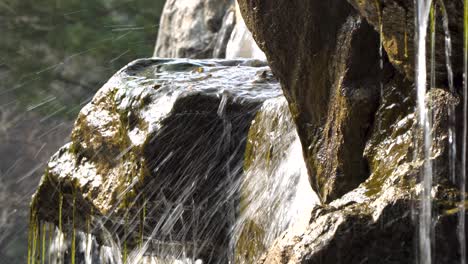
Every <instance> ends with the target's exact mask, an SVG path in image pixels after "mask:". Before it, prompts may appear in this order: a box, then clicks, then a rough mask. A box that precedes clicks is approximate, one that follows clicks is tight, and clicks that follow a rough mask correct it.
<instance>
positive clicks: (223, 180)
mask: <svg viewBox="0 0 468 264" xmlns="http://www.w3.org/2000/svg"><path fill="white" fill-rule="evenodd" d="M280 95H281V90H280V89H279V86H278V84H277V81H275V80H274V79H273V78H272V76H271V73H270V71H269V68H268V67H266V64H265V63H263V62H260V61H256V60H230V61H218V60H204V61H199V60H174V59H142V60H137V61H135V62H133V63H131V64H129V65H128V66H127V67H125V68H124V69H122V70H121V71H120V72H118V73H117V74H116V75H115V76H114V77H112V79H111V80H109V82H108V83H107V84H106V85H104V87H103V88H101V89H100V90H99V92H98V93H97V94H96V96H95V97H94V98H93V100H92V102H91V103H89V104H88V105H87V106H85V107H84V108H83V109H82V111H81V112H80V115H79V116H78V119H77V121H76V123H75V127H74V129H73V133H72V142H71V143H70V144H67V145H65V146H64V147H63V148H62V149H61V150H60V151H59V152H57V154H55V155H54V156H53V157H52V159H51V160H50V162H49V163H48V166H47V172H46V174H45V175H44V177H43V179H42V181H41V184H40V186H39V188H38V190H37V192H36V194H35V195H34V198H33V202H32V219H36V218H37V219H38V220H41V221H46V222H50V223H54V224H55V225H57V226H61V229H62V230H63V231H64V232H65V233H66V236H67V237H69V235H70V232H71V230H74V229H78V230H82V231H85V232H93V234H94V235H96V236H98V237H100V238H99V239H100V240H101V241H102V243H104V244H105V243H109V238H106V237H105V236H103V235H102V234H101V232H103V230H109V233H110V234H114V237H112V239H113V240H114V241H117V242H116V243H119V242H118V241H120V243H121V245H122V249H123V250H126V249H128V250H129V251H130V250H132V249H134V248H135V247H136V245H142V244H144V245H145V246H144V250H152V252H153V253H154V254H156V255H157V256H158V257H161V258H164V257H170V256H172V257H179V256H183V254H186V255H187V256H189V257H193V258H195V259H196V258H200V259H202V260H204V261H207V262H208V263H224V262H223V261H224V260H225V259H226V258H228V257H229V256H228V248H229V247H228V245H227V243H228V242H229V241H228V240H227V239H226V238H227V237H228V236H227V232H228V231H229V229H230V228H231V225H232V223H233V221H234V215H235V209H236V205H235V203H234V202H233V201H235V200H236V199H238V193H237V192H235V191H231V189H230V188H231V186H230V185H231V184H232V183H233V182H235V181H236V180H238V178H239V174H240V172H241V170H240V169H239V168H242V166H243V156H244V151H245V143H246V142H245V139H246V136H247V133H248V130H249V127H250V123H251V121H252V119H253V118H254V116H255V114H256V112H257V110H258V109H259V107H260V106H261V104H262V103H263V101H265V100H266V99H268V98H274V97H278V96H280ZM52 190H56V191H52ZM142 219H143V220H142ZM34 221H36V220H34ZM90 226H91V228H90ZM91 230H92V231H91ZM136 230H138V231H136ZM189 230H191V231H190V232H189ZM148 241H149V242H148ZM143 242H145V243H143ZM122 254H123V255H126V252H123V253H122ZM171 254H172V255H171ZM174 254H175V255H174ZM178 254H180V255H178Z"/></svg>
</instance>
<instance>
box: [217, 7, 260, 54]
mask: <svg viewBox="0 0 468 264" xmlns="http://www.w3.org/2000/svg"><path fill="white" fill-rule="evenodd" d="M226 58H227V59H236V58H253V59H259V60H266V56H265V53H263V51H262V50H261V49H260V48H259V47H258V45H257V43H255V40H254V39H253V37H252V33H250V31H249V30H248V29H247V26H246V25H245V22H244V19H243V18H242V15H241V13H240V9H239V5H238V4H237V1H236V25H235V27H234V30H233V31H232V33H231V38H230V39H229V42H228V44H227V47H226Z"/></svg>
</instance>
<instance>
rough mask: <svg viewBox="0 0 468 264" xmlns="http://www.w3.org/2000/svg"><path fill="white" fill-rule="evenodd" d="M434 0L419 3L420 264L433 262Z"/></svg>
mask: <svg viewBox="0 0 468 264" xmlns="http://www.w3.org/2000/svg"><path fill="white" fill-rule="evenodd" d="M431 2H432V1H431V0H417V2H416V16H415V17H416V27H415V28H416V34H415V36H416V47H417V53H416V89H417V105H418V113H419V124H420V127H421V128H422V130H423V133H422V135H423V138H424V139H423V141H424V144H423V149H424V150H423V155H424V169H423V177H422V178H423V179H422V180H423V181H422V189H423V190H422V192H421V212H420V216H419V251H420V262H421V263H423V264H430V263H431V262H432V259H431V233H432V232H431V226H432V212H431V210H432V200H431V190H432V176H433V175H432V164H431V160H430V158H431V157H430V155H431V147H432V138H431V131H430V130H431V126H430V118H429V113H428V109H427V107H426V100H425V97H426V81H427V74H426V36H427V26H428V18H429V12H430V9H431Z"/></svg>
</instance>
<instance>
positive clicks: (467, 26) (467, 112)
mask: <svg viewBox="0 0 468 264" xmlns="http://www.w3.org/2000/svg"><path fill="white" fill-rule="evenodd" d="M464 3H465V4H464V34H463V35H464V39H463V42H464V43H463V61H464V62H463V67H464V72H463V134H462V140H463V142H462V149H461V153H462V160H461V171H460V193H461V197H460V198H461V203H460V212H459V217H458V220H459V222H458V229H459V230H458V233H459V241H460V255H461V264H466V237H465V228H466V227H465V217H466V216H465V213H466V208H465V199H466V195H465V192H466V151H467V149H466V144H467V137H468V124H467V118H468V0H465V2H464Z"/></svg>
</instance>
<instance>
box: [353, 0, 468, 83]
mask: <svg viewBox="0 0 468 264" xmlns="http://www.w3.org/2000/svg"><path fill="white" fill-rule="evenodd" d="M348 2H349V3H350V4H352V5H353V6H354V7H355V8H356V10H358V11H359V13H360V14H361V15H362V17H365V18H366V19H367V21H368V22H369V23H371V24H372V25H373V26H374V28H375V30H376V31H377V32H380V31H381V32H382V42H383V46H384V47H385V50H386V52H387V54H388V57H389V59H390V61H391V63H392V64H393V65H394V66H395V68H397V69H398V70H400V72H402V73H404V74H405V75H406V76H407V77H408V78H409V79H414V65H415V63H414V62H415V57H414V56H415V50H414V47H415V46H414V45H413V43H414V41H413V40H414V32H415V27H414V21H415V18H414V14H415V10H414V2H413V1H395V0H384V1H373V0H369V1H368V0H365V1H361V0H349V1H348ZM434 3H436V7H435V10H436V11H435V14H436V15H435V25H436V27H435V30H436V44H435V45H436V54H435V58H436V73H437V81H438V82H441V83H444V82H445V83H446V82H447V69H446V63H445V56H446V55H445V49H446V42H445V36H446V32H444V26H443V24H444V23H443V20H444V19H446V20H447V30H448V31H447V33H448V34H449V37H450V38H451V46H452V47H451V48H452V53H453V54H452V57H451V61H452V64H453V65H452V68H453V70H454V74H455V78H456V79H458V81H459V82H461V74H462V69H463V25H464V22H463V1H451V0H443V1H434ZM380 27H381V29H380ZM428 47H430V46H429V42H428ZM428 51H430V49H428ZM430 56H431V55H430V52H428V57H427V58H428V59H429V58H430Z"/></svg>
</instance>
